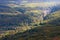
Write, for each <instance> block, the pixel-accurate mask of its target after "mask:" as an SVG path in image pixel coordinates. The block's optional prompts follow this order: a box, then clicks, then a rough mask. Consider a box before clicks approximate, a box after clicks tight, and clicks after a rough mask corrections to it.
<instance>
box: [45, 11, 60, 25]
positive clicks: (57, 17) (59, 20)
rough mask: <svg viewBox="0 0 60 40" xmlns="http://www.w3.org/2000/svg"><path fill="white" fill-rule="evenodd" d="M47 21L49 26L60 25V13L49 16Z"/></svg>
mask: <svg viewBox="0 0 60 40" xmlns="http://www.w3.org/2000/svg"><path fill="white" fill-rule="evenodd" d="M45 19H46V20H45V21H44V22H46V23H47V24H54V25H60V11H57V12H54V13H51V14H49V15H47V16H46V18H45Z"/></svg>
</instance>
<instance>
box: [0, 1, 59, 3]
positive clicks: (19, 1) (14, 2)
mask: <svg viewBox="0 0 60 40" xmlns="http://www.w3.org/2000/svg"><path fill="white" fill-rule="evenodd" d="M23 1H27V2H60V0H0V3H9V2H12V3H21V2H23Z"/></svg>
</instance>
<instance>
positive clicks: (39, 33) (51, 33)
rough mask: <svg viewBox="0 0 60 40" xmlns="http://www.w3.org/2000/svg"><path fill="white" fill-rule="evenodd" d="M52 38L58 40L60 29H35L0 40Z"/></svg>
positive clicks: (49, 39) (47, 39)
mask: <svg viewBox="0 0 60 40" xmlns="http://www.w3.org/2000/svg"><path fill="white" fill-rule="evenodd" d="M54 37H59V38H60V27H59V26H56V27H53V26H52V27H48V26H44V27H37V28H34V29H31V30H27V31H25V32H23V33H17V34H15V35H9V36H5V37H3V38H1V39H0V40H53V38H54Z"/></svg>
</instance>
